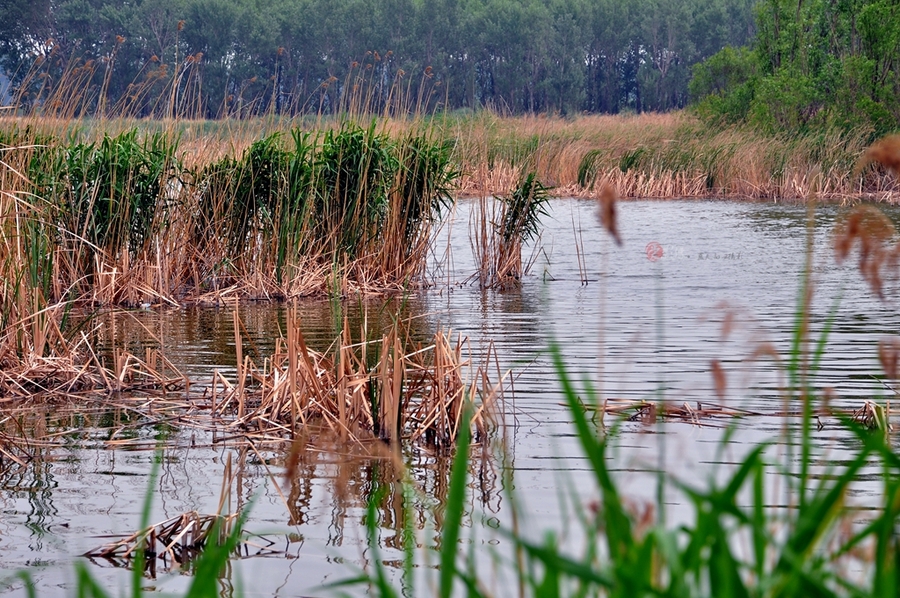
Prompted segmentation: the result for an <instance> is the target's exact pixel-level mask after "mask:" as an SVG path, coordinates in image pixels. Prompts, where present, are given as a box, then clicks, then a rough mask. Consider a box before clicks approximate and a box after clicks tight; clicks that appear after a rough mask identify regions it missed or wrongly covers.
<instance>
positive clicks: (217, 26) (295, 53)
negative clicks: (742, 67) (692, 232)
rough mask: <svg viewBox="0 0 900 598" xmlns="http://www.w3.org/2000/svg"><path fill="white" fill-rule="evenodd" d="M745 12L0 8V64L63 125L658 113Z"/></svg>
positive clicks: (735, 0)
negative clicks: (62, 112) (311, 115)
mask: <svg viewBox="0 0 900 598" xmlns="http://www.w3.org/2000/svg"><path fill="white" fill-rule="evenodd" d="M773 1H774V0H773ZM753 4H754V0H629V1H622V0H131V1H129V2H121V1H119V0H115V1H113V0H30V1H29V2H17V1H14V0H0V64H2V66H3V67H4V68H5V70H6V72H7V74H8V76H9V77H10V78H11V80H12V89H13V90H14V93H15V95H16V97H17V98H18V99H19V100H20V101H21V102H22V103H23V104H24V105H26V106H32V107H34V106H37V107H39V108H41V109H43V110H49V109H51V108H52V107H53V106H54V105H56V104H59V103H65V104H66V106H68V107H69V109H70V110H72V111H74V113H78V114H81V113H85V112H88V113H95V112H97V111H103V112H118V113H127V114H131V115H136V116H165V115H183V116H195V117H196V116H200V117H207V118H216V117H223V116H238V117H244V116H252V115H257V114H261V113H272V112H274V113H277V114H286V115H292V116H293V115H296V114H302V113H306V112H326V113H327V112H331V111H335V110H338V109H343V108H345V107H347V105H348V103H350V102H352V101H359V102H365V103H366V104H367V107H369V108H376V109H378V108H381V107H384V106H390V105H393V104H397V105H401V104H402V105H405V106H407V107H415V108H418V109H423V110H429V111H430V110H434V109H445V110H458V109H478V108H481V107H484V106H490V107H493V108H495V109H498V110H503V111H508V112H510V113H514V114H517V113H536V112H556V113H561V114H569V113H573V112H583V111H586V112H603V113H617V112H621V111H636V112H640V111H664V110H669V109H674V108H680V107H683V106H685V105H686V104H687V102H688V100H689V89H688V85H689V81H690V77H691V70H692V68H693V67H694V65H696V64H698V63H700V62H702V61H703V60H705V59H707V58H709V57H711V56H714V55H715V54H716V53H717V52H719V51H720V50H722V48H724V47H726V46H735V47H737V46H741V45H744V44H747V43H750V41H751V40H752V39H753V37H754V35H755V31H756V30H755V23H754V10H753ZM72 98H77V101H76V102H73V101H72ZM401 100H402V101H401Z"/></svg>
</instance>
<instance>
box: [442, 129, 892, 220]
mask: <svg viewBox="0 0 900 598" xmlns="http://www.w3.org/2000/svg"><path fill="white" fill-rule="evenodd" d="M445 124H446V127H447V130H448V131H452V133H448V134H450V135H453V136H454V137H455V138H456V139H457V140H458V145H457V154H456V155H457V156H458V159H459V164H460V169H461V170H462V171H463V172H464V173H466V175H465V176H464V177H463V178H462V179H461V181H460V193H461V194H464V195H471V196H476V197H477V196H480V195H482V194H502V193H505V192H506V191H507V189H509V188H510V187H511V185H510V182H511V181H515V180H518V179H519V178H521V176H522V175H523V174H524V173H527V172H529V171H531V170H534V171H535V172H536V173H537V176H538V178H539V179H540V180H542V181H544V182H546V183H547V184H548V185H550V186H551V187H553V191H552V194H553V195H556V196H575V197H594V196H595V195H596V193H597V192H598V191H599V190H600V189H602V188H603V187H604V186H606V185H610V186H612V187H614V188H615V189H616V190H617V191H618V193H619V195H620V196H621V197H622V198H644V197H649V198H660V199H672V198H691V197H734V198H748V199H767V200H803V199H805V198H806V197H808V196H809V194H810V192H811V190H813V189H815V190H816V192H817V194H818V197H819V198H820V199H827V200H856V199H873V200H880V201H890V202H893V201H896V200H897V187H896V183H895V181H894V180H893V179H892V178H891V177H890V176H889V175H888V172H887V170H886V169H885V168H883V167H875V168H864V169H861V170H858V169H857V164H858V163H859V160H860V158H861V157H862V156H863V154H864V152H865V151H866V148H867V147H869V145H870V144H871V143H872V141H873V135H872V132H871V131H869V130H851V131H843V130H837V129H831V130H821V131H815V132H811V133H806V134H802V135H785V134H777V135H769V134H763V133H760V132H758V131H754V130H752V129H749V128H744V127H737V126H725V127H715V126H711V125H709V124H707V123H704V122H702V121H700V120H699V119H697V118H695V117H694V116H693V115H692V114H691V113H690V112H687V111H683V112H673V113H666V114H652V113H646V114H638V115H620V116H603V115H597V116H589V115H583V116H577V117H574V118H568V119H564V118H556V117H545V116H531V117H515V118H513V117H502V116H498V115H494V114H489V113H485V114H482V115H477V116H474V117H470V118H468V119H460V120H456V121H453V120H450V119H447V120H446V121H445Z"/></svg>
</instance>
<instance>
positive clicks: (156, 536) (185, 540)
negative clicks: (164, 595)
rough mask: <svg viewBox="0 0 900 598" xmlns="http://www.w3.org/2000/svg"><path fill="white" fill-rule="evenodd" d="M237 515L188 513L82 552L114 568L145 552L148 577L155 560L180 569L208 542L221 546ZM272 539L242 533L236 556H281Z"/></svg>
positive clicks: (153, 569)
mask: <svg viewBox="0 0 900 598" xmlns="http://www.w3.org/2000/svg"><path fill="white" fill-rule="evenodd" d="M237 518H238V515H237V514H236V513H233V514H230V515H204V514H200V513H198V512H197V511H188V512H186V513H182V514H181V515H176V516H175V517H171V518H169V519H166V520H165V521H161V522H159V523H155V524H153V525H150V526H147V527H146V528H144V529H142V530H138V531H136V532H134V533H133V534H131V535H129V536H126V537H124V538H119V539H116V540H114V541H112V542H109V543H107V544H103V545H102V546H99V547H97V548H94V549H92V550H89V551H88V552H86V553H84V555H82V556H85V557H88V558H91V559H95V558H96V559H104V560H106V561H108V562H110V563H112V564H113V565H115V566H127V565H129V564H130V563H132V562H133V559H134V558H135V557H136V555H137V551H138V550H139V549H143V550H144V566H145V567H146V568H147V569H148V570H149V571H150V574H151V576H155V575H156V569H157V561H160V562H161V563H162V566H163V567H164V570H167V571H169V570H179V569H182V568H184V567H185V566H186V565H189V564H190V563H191V562H192V561H193V560H194V559H196V558H197V557H198V556H200V554H201V553H202V552H203V549H204V548H205V547H206V546H207V545H208V544H209V543H210V542H214V543H216V544H218V545H221V544H224V543H225V539H226V538H227V537H228V536H229V535H231V533H232V532H233V526H234V524H235V521H236V520H237ZM274 545H275V542H274V541H273V540H270V539H268V538H266V537H264V536H258V535H249V534H244V535H243V539H242V541H241V542H239V543H238V544H237V546H236V547H235V553H236V554H235V556H244V557H247V556H273V555H281V554H284V553H283V551H281V550H277V549H274V548H272V547H273V546H274Z"/></svg>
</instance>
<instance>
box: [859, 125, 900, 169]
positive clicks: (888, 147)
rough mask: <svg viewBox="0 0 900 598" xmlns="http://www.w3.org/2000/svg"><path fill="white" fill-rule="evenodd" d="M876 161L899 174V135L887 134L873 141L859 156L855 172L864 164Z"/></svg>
mask: <svg viewBox="0 0 900 598" xmlns="http://www.w3.org/2000/svg"><path fill="white" fill-rule="evenodd" d="M872 162H877V163H878V164H881V165H882V166H884V167H885V168H887V169H889V170H892V171H893V172H894V174H895V175H896V176H900V135H888V136H887V137H883V138H881V139H879V140H878V141H876V142H875V143H873V144H872V145H871V146H870V147H869V149H867V150H866V153H864V154H863V156H862V158H860V161H859V163H858V164H857V167H856V170H855V171H854V172H855V173H859V172H860V171H861V170H862V169H863V168H864V167H865V166H867V165H868V164H870V163H872Z"/></svg>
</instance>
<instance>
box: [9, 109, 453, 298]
mask: <svg viewBox="0 0 900 598" xmlns="http://www.w3.org/2000/svg"><path fill="white" fill-rule="evenodd" d="M376 124H377V123H376V122H375V121H372V122H371V124H370V125H369V126H367V127H360V126H358V125H356V124H354V123H352V122H351V121H346V122H345V123H344V124H343V125H342V126H341V127H340V128H339V129H337V130H326V131H324V132H319V133H316V134H309V133H304V132H302V131H301V130H300V129H293V130H291V132H290V138H291V141H285V139H284V135H282V134H280V133H278V132H276V133H272V134H271V135H269V136H267V137H265V138H263V139H261V140H259V141H256V142H254V143H252V144H251V145H250V146H249V147H247V148H246V149H245V150H243V151H242V152H241V153H240V154H239V155H238V156H236V157H232V156H225V157H223V158H221V159H219V160H217V161H214V162H212V163H209V164H205V165H202V166H197V167H196V168H194V169H189V168H188V167H187V166H186V165H185V164H184V163H183V161H182V159H181V158H180V157H179V152H178V144H179V139H178V137H177V136H173V135H171V134H168V133H164V132H155V133H152V134H151V133H148V134H146V135H143V136H139V135H138V132H137V130H136V129H131V130H126V131H125V132H123V133H120V134H118V135H116V136H109V135H104V136H103V137H102V139H101V140H99V141H97V142H93V141H81V140H76V139H70V140H68V141H63V140H61V139H59V138H55V137H45V136H42V135H39V134H36V133H33V132H32V131H31V130H18V129H13V130H12V131H10V132H8V133H7V137H8V139H7V140H6V142H5V146H4V158H5V161H4V174H5V181H4V183H5V185H4V190H5V192H6V201H5V205H4V208H5V209H4V213H5V217H6V219H7V220H6V222H7V223H14V225H13V224H9V226H11V227H12V228H14V229H15V230H14V231H13V230H12V228H11V229H10V234H9V235H7V237H6V238H7V245H8V246H9V247H7V250H8V251H7V253H8V254H9V255H12V256H14V257H15V259H11V260H7V262H6V268H7V270H8V271H7V272H4V274H7V276H6V279H7V280H10V281H12V280H16V274H18V271H17V270H16V269H17V268H20V267H23V268H24V267H25V266H26V265H27V271H26V272H23V273H22V275H25V274H27V275H29V278H28V280H26V281H25V282H27V283H28V287H30V288H37V289H39V291H40V293H41V294H42V295H43V297H44V299H45V300H46V301H49V302H56V301H62V300H64V299H65V300H76V301H78V300H81V301H89V302H91V303H93V304H97V305H137V304H139V303H159V302H169V303H177V302H179V301H184V300H191V299H196V298H199V297H202V296H204V295H207V294H208V293H213V294H215V293H220V292H222V291H223V289H227V288H232V292H233V294H238V295H243V296H248V295H249V296H256V297H270V298H271V297H275V298H285V297H290V296H293V297H297V296H302V295H308V294H327V293H337V294H342V293H345V292H350V291H352V290H354V289H356V290H362V291H384V290H395V291H396V290H400V289H403V288H408V287H411V286H416V285H421V284H423V283H424V279H423V275H424V270H425V264H426V255H427V251H428V249H429V247H430V245H429V242H430V238H431V235H432V232H433V226H434V225H435V222H436V220H437V218H438V217H439V216H440V214H441V212H442V210H444V209H446V208H447V206H448V204H449V201H450V191H451V186H452V183H453V180H454V178H455V176H456V173H455V171H454V170H453V168H452V166H451V163H450V147H449V146H448V145H446V144H442V143H440V142H438V141H435V140H434V139H432V138H430V137H429V136H428V134H427V133H421V132H418V133H417V132H411V133H407V134H403V135H402V136H401V137H399V138H393V137H389V136H388V135H386V134H384V133H379V132H378V131H377V130H376ZM12 245H15V248H13V247H12ZM13 249H14V250H13ZM26 257H27V260H26V259H25V258H26Z"/></svg>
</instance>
